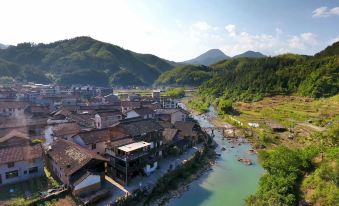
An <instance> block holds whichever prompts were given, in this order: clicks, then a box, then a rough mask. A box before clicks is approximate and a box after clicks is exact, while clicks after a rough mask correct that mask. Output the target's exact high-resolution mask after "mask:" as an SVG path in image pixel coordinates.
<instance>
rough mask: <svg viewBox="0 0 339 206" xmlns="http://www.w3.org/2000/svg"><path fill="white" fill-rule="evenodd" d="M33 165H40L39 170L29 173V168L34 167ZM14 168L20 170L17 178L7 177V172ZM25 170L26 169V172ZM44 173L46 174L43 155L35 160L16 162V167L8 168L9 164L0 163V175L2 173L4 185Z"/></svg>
mask: <svg viewBox="0 0 339 206" xmlns="http://www.w3.org/2000/svg"><path fill="white" fill-rule="evenodd" d="M32 167H38V172H37V173H32V174H29V172H28V170H29V168H32ZM14 170H18V173H19V176H18V177H15V178H10V179H6V172H10V171H14ZM25 171H26V174H25ZM44 174H45V173H44V162H43V158H42V157H41V158H39V159H36V160H34V162H33V161H20V162H15V163H14V167H11V168H8V165H7V164H2V165H0V175H1V180H2V184H3V185H4V184H11V183H16V182H21V181H25V180H28V179H30V178H33V177H39V176H42V175H44ZM0 185H1V184H0Z"/></svg>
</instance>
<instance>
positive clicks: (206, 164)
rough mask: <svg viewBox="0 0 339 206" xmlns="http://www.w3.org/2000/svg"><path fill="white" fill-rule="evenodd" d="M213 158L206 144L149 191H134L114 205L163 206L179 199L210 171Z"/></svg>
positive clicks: (214, 156) (210, 147) (213, 152)
mask: <svg viewBox="0 0 339 206" xmlns="http://www.w3.org/2000/svg"><path fill="white" fill-rule="evenodd" d="M215 158H216V155H215V151H214V148H213V147H212V145H210V144H207V145H205V146H204V147H203V149H201V150H199V151H198V152H196V153H195V155H194V156H193V157H192V158H190V159H188V160H186V161H184V162H182V164H181V165H179V166H178V167H177V168H176V169H175V170H173V171H170V172H168V173H167V174H165V175H164V176H163V177H161V178H160V179H159V180H158V181H157V182H156V184H155V186H154V187H153V189H152V190H151V191H147V190H136V191H135V192H134V193H133V195H130V196H127V197H123V198H121V199H120V200H119V201H117V202H116V203H115V205H116V206H127V205H136V206H139V205H140V206H141V205H152V206H153V205H154V206H156V205H165V204H166V203H167V202H168V201H169V200H170V199H171V198H174V197H179V196H180V195H182V194H183V193H184V192H186V191H188V190H189V184H190V183H191V182H192V181H194V180H197V179H198V178H199V177H200V176H202V175H203V174H205V173H206V172H207V171H209V170H210V169H211V166H212V165H213V164H214V161H215Z"/></svg>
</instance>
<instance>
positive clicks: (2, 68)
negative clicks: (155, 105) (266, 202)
mask: <svg viewBox="0 0 339 206" xmlns="http://www.w3.org/2000/svg"><path fill="white" fill-rule="evenodd" d="M174 65H175V64H172V63H170V62H169V61H167V60H164V59H161V58H159V57H156V56H154V55H149V54H138V53H135V52H131V51H129V50H125V49H123V48H121V47H118V46H115V45H112V44H108V43H104V42H100V41H97V40H94V39H92V38H90V37H77V38H74V39H69V40H62V41H57V42H54V43H51V44H37V45H35V44H31V43H22V44H18V45H17V46H10V47H9V48H7V49H3V50H0V74H1V75H8V76H11V77H14V78H16V79H20V80H24V81H36V82H40V83H45V82H46V81H47V82H48V81H57V82H60V83H65V84H70V83H84V84H86V83H90V84H96V85H108V84H109V83H110V82H121V83H122V84H129V85H133V84H137V85H140V84H141V85H151V84H153V82H154V81H155V80H156V79H157V77H158V76H159V75H160V74H161V73H162V72H165V71H167V70H169V69H171V68H172V67H174ZM28 68H30V70H29V71H37V72H38V73H39V76H34V77H36V78H34V77H33V78H32V79H29V78H27V75H25V74H24V73H25V71H26V70H27V69H28ZM9 70H11V71H9ZM122 71H127V72H129V73H130V74H132V75H133V77H134V79H135V82H134V81H133V82H124V81H123V80H116V77H117V76H119V75H115V74H117V73H119V72H120V73H121V72H122ZM26 73H27V72H26ZM47 76H48V78H47ZM94 76H95V77H94ZM112 78H114V79H115V80H114V81H110V80H111V79H112Z"/></svg>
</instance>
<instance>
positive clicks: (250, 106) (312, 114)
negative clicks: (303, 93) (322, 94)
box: [225, 95, 339, 146]
mask: <svg viewBox="0 0 339 206" xmlns="http://www.w3.org/2000/svg"><path fill="white" fill-rule="evenodd" d="M233 107H234V108H235V109H236V110H237V111H238V112H239V115H236V116H232V119H235V120H237V121H239V122H241V123H242V125H243V127H247V128H248V127H250V126H249V123H257V124H258V125H259V127H257V128H253V130H254V131H256V133H257V134H258V136H259V137H261V138H268V137H270V138H271V141H272V142H273V143H277V144H278V143H282V142H281V141H283V142H284V143H285V144H286V145H289V146H298V145H299V146H300V145H301V144H302V145H304V144H311V143H312V140H313V138H312V135H313V134H315V133H317V132H324V131H326V130H327V128H328V127H330V126H331V125H333V124H337V123H338V122H339V95H336V96H334V97H331V98H324V99H312V98H306V97H296V96H275V97H269V98H264V99H263V100H261V101H258V102H253V103H245V102H237V103H234V105H233ZM225 119H226V120H227V119H230V116H225ZM272 122H274V123H276V124H279V125H282V126H283V127H285V128H286V131H284V132H273V131H272V129H271V128H270V127H269V126H268V124H270V123H272ZM264 136H265V137H264Z"/></svg>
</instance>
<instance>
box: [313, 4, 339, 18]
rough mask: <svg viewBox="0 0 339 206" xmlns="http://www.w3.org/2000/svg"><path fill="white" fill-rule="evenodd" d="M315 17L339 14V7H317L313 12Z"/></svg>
mask: <svg viewBox="0 0 339 206" xmlns="http://www.w3.org/2000/svg"><path fill="white" fill-rule="evenodd" d="M312 13H313V15H312V16H313V17H315V18H319V17H329V16H332V15H334V16H339V7H333V8H328V7H326V6H322V7H319V8H317V9H315V10H314V11H313V12H312Z"/></svg>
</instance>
